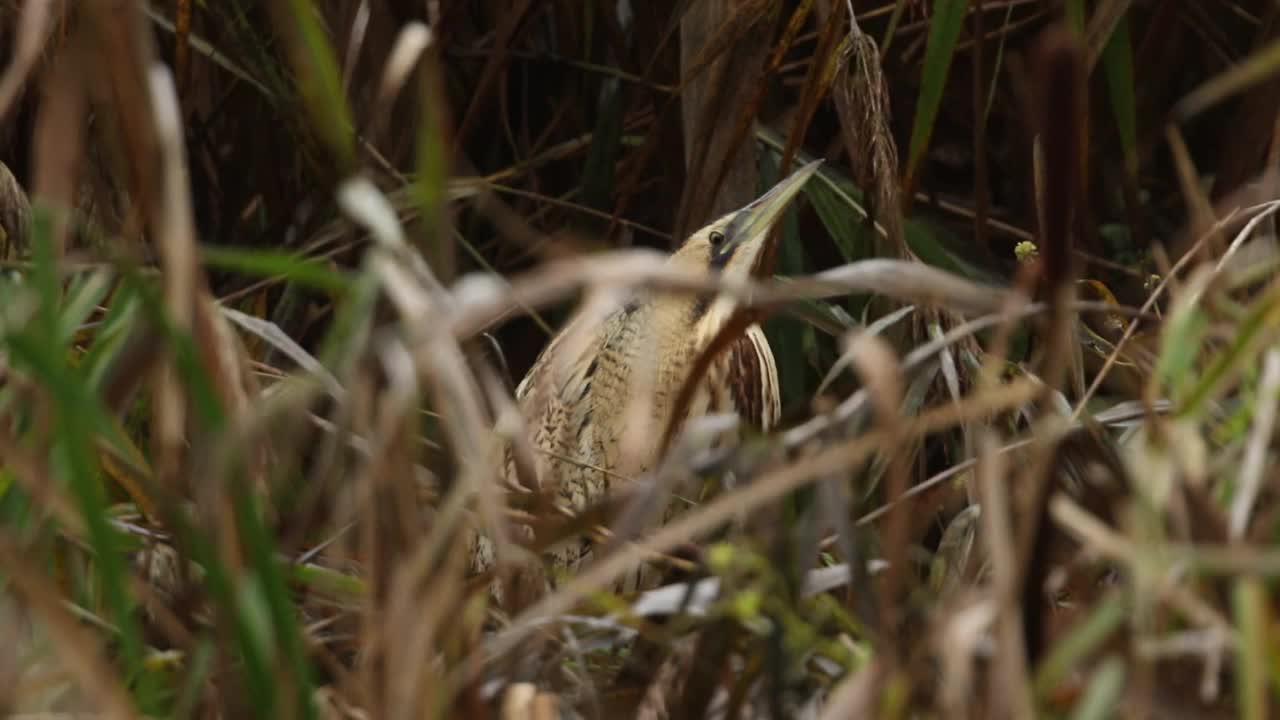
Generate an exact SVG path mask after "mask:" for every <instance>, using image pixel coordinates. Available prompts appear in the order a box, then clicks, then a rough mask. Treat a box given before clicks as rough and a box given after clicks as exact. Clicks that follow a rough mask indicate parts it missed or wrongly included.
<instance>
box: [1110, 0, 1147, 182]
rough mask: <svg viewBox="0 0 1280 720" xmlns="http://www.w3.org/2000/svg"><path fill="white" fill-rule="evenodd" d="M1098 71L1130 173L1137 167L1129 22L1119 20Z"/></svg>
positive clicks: (1126, 19)
mask: <svg viewBox="0 0 1280 720" xmlns="http://www.w3.org/2000/svg"><path fill="white" fill-rule="evenodd" d="M1102 70H1103V72H1104V73H1105V74H1106V76H1107V91H1108V93H1109V94H1110V96H1111V112H1112V113H1113V114H1114V115H1115V119H1116V131H1117V133H1118V134H1119V135H1120V147H1121V149H1122V150H1123V151H1124V165H1125V171H1126V172H1129V173H1133V172H1136V171H1137V166H1138V110H1137V100H1136V99H1135V98H1134V84H1133V46H1132V42H1131V41H1130V39H1129V20H1128V17H1127V16H1124V17H1121V18H1120V20H1119V22H1117V23H1116V27H1115V30H1114V31H1113V32H1112V33H1111V37H1110V39H1108V40H1107V45H1106V47H1105V48H1103V51H1102Z"/></svg>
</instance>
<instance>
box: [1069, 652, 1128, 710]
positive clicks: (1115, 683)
mask: <svg viewBox="0 0 1280 720" xmlns="http://www.w3.org/2000/svg"><path fill="white" fill-rule="evenodd" d="M1124 681H1125V668H1124V661H1122V660H1120V659H1119V658H1115V657H1109V658H1107V659H1106V660H1104V661H1102V665H1101V666H1099V667H1098V669H1097V670H1096V671H1094V673H1093V677H1092V678H1091V679H1090V680H1089V686H1088V687H1087V688H1085V691H1084V697H1082V698H1080V700H1079V701H1078V702H1076V707H1075V710H1073V711H1072V713H1071V720H1106V718H1111V717H1115V710H1116V705H1117V704H1118V703H1119V702H1120V699H1121V696H1122V695H1124Z"/></svg>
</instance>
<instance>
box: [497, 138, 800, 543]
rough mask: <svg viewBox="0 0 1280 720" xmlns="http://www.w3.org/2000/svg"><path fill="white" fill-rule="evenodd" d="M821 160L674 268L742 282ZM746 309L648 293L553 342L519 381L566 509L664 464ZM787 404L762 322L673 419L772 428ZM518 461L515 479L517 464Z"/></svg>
mask: <svg viewBox="0 0 1280 720" xmlns="http://www.w3.org/2000/svg"><path fill="white" fill-rule="evenodd" d="M820 162H821V161H815V162H812V163H809V164H808V165H805V166H804V167H802V168H801V169H799V170H797V171H796V172H795V173H793V174H792V175H791V176H790V177H788V178H786V179H785V180H783V181H782V182H780V183H778V184H777V185H776V186H774V188H773V189H771V190H770V191H769V192H768V193H766V194H765V195H763V196H762V197H760V198H759V199H758V200H756V201H754V202H752V203H751V204H749V205H747V206H746V207H744V208H742V209H740V210H737V211H735V212H731V213H729V214H727V215H725V216H723V217H721V218H719V219H717V220H715V221H714V222H712V223H711V224H709V225H707V226H706V227H704V228H702V229H701V230H698V231H697V232H695V233H694V234H693V235H691V236H690V237H689V238H688V239H687V240H686V241H685V242H684V243H682V244H681V246H680V247H679V249H677V250H676V251H675V252H674V253H673V254H672V255H671V257H670V258H669V259H668V261H667V264H668V266H672V267H678V268H680V269H682V270H696V271H705V272H707V273H717V272H718V273H722V274H723V275H724V276H725V277H726V278H737V279H746V278H748V277H750V276H753V275H756V274H758V273H760V272H761V271H762V270H763V268H762V267H761V266H762V259H763V258H764V257H765V255H766V253H765V250H766V247H767V245H768V243H769V240H768V238H769V234H770V230H771V229H772V228H773V226H774V225H775V224H776V223H777V221H778V219H779V218H780V217H781V216H782V213H783V211H784V210H785V209H786V207H787V206H788V205H789V203H790V201H791V200H792V199H793V198H794V197H795V196H796V194H797V193H798V192H799V191H800V189H801V188H802V187H803V186H804V184H805V182H806V181H807V180H808V179H809V178H810V177H811V176H812V175H813V173H814V172H815V171H816V170H817V168H818V165H819V164H820ZM740 309H741V308H740V305H739V303H738V302H737V301H736V300H734V299H733V298H731V297H729V296H728V295H725V294H720V295H718V296H715V297H707V296H706V295H703V296H697V295H691V294H687V293H648V294H645V295H644V296H641V297H635V298H633V299H632V300H631V301H630V302H628V303H626V304H624V305H621V306H619V307H616V308H615V309H613V310H612V311H611V312H610V313H609V314H607V315H606V316H604V318H603V319H600V318H599V317H598V316H597V317H595V318H592V317H590V316H580V317H579V320H577V321H575V322H571V323H570V324H569V325H568V326H567V327H566V328H565V329H564V330H562V331H561V332H560V333H559V334H558V335H556V337H555V338H554V339H552V341H551V342H550V343H549V344H548V345H547V347H546V348H545V349H544V350H543V351H542V354H541V355H539V357H538V359H537V360H536V361H535V362H534V364H533V366H532V367H531V368H530V370H529V372H528V374H527V375H526V376H525V377H524V380H523V381H522V382H521V383H520V385H519V386H518V387H517V389H516V400H517V403H518V405H519V408H520V411H521V413H522V414H523V416H524V419H525V422H526V425H527V428H528V430H529V433H530V440H531V441H532V448H533V450H534V451H535V453H536V455H537V457H536V458H535V464H536V466H537V467H536V472H537V479H538V484H539V485H540V486H541V487H544V488H546V487H553V488H555V492H556V498H557V500H558V501H559V502H560V504H561V506H562V509H564V510H566V511H568V512H569V513H570V514H573V513H576V512H578V511H581V510H583V509H584V508H587V507H589V506H591V505H593V504H595V503H597V502H598V501H600V500H602V499H603V498H604V497H605V496H606V494H607V493H608V491H609V490H610V486H611V485H613V484H614V483H615V481H618V480H619V478H623V477H627V478H634V477H637V476H639V475H640V474H642V473H644V472H645V471H647V470H650V469H651V468H652V467H653V466H654V465H655V464H656V463H657V462H658V460H659V459H660V458H659V457H658V456H659V455H660V454H661V451H662V447H661V445H662V442H661V438H662V437H663V435H664V429H665V428H667V427H668V424H669V423H671V422H672V419H673V418H672V417H671V416H672V414H673V413H674V412H675V411H676V409H675V407H674V406H675V405H676V403H677V395H678V394H679V393H680V392H681V388H682V387H683V385H684V384H685V383H686V382H687V381H688V380H689V377H690V375H691V373H692V372H693V371H694V365H695V364H696V362H697V359H698V358H699V356H700V355H702V354H704V353H705V352H707V351H708V350H709V349H710V346H711V344H712V343H713V341H714V340H715V339H716V337H717V335H718V334H719V333H720V332H721V330H722V329H724V328H725V326H726V325H727V324H728V323H729V322H730V321H731V320H732V319H733V318H734V316H735V314H736V313H737V312H738V311H739V310H740ZM582 323H590V324H589V325H588V326H585V327H584V326H583V325H582ZM637 393H644V394H645V396H646V397H645V399H646V400H647V402H645V403H643V406H647V407H645V408H644V409H646V410H647V411H648V412H647V415H648V418H647V419H648V420H649V421H650V422H648V424H647V427H646V424H645V423H644V422H643V421H644V420H645V419H646V418H645V417H644V415H643V414H642V415H641V416H640V418H639V419H640V420H641V422H638V423H637V422H636V417H634V413H630V412H629V409H633V408H635V407H636V405H635V403H634V402H633V399H634V398H635V397H636V394H637ZM780 409H781V397H780V394H779V390H778V371H777V366H776V365H775V363H774V358H773V351H772V349H771V348H770V347H769V341H768V340H767V339H766V338H765V334H764V331H763V330H762V329H761V328H760V326H759V325H758V324H751V325H750V326H748V327H747V328H746V330H745V332H744V333H743V335H742V336H741V337H739V338H738V339H737V340H735V341H733V342H731V343H729V344H728V345H727V346H725V348H724V349H723V350H722V351H720V352H719V353H718V354H717V355H716V357H715V358H713V359H712V361H711V364H710V365H709V366H708V368H707V370H706V373H705V374H704V375H703V377H702V379H701V380H700V382H699V384H698V385H697V386H696V389H695V391H694V392H693V395H692V398H691V399H690V400H689V402H688V403H687V404H686V405H685V409H684V412H683V417H682V418H680V419H679V421H678V422H676V423H675V424H674V427H680V426H681V425H683V424H684V423H686V422H687V421H688V420H690V419H693V418H697V417H700V416H705V415H708V414H721V413H724V414H736V415H738V416H739V418H740V420H741V422H742V424H744V425H747V426H749V427H754V428H756V429H757V430H760V431H768V430H769V429H770V428H772V427H773V426H774V425H776V424H777V422H778V418H779V413H780ZM641 412H642V413H643V412H644V410H642V411H641ZM507 467H508V470H507V472H508V475H509V477H508V480H509V481H510V480H514V477H512V476H514V474H515V473H514V464H513V463H511V462H508V463H507ZM474 550H475V552H476V556H475V557H474V559H473V567H475V566H478V567H477V568H476V569H486V568H487V567H489V566H490V565H491V564H492V562H493V557H492V546H491V545H490V544H489V543H488V542H487V541H485V540H484V539H481V540H480V544H479V545H478V546H477V547H476V548H474ZM590 550H591V543H590V541H589V540H587V539H585V538H584V539H581V540H580V541H578V542H570V543H569V544H568V547H561V548H560V549H558V550H557V551H556V552H554V553H553V555H552V558H551V559H552V564H553V566H559V567H562V568H566V569H573V568H575V567H577V566H578V565H579V564H581V563H582V562H583V561H584V560H586V559H587V558H588V557H589V554H590Z"/></svg>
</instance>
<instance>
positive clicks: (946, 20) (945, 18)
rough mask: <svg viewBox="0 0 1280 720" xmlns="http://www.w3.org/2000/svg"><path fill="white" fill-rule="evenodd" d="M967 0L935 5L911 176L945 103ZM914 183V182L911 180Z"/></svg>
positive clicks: (914, 133) (911, 149)
mask: <svg viewBox="0 0 1280 720" xmlns="http://www.w3.org/2000/svg"><path fill="white" fill-rule="evenodd" d="M968 7H969V3H968V1H967V0H938V2H937V3H935V4H934V6H933V20H932V21H931V22H930V23H929V39H928V42H927V44H926V45H925V51H924V75H923V77H922V78H921V82H920V95H919V99H918V101H917V103H916V116H915V122H914V124H913V125H912V127H911V143H910V145H909V146H908V151H907V158H908V159H907V177H908V178H912V177H914V176H915V173H916V169H917V168H918V167H919V165H920V159H921V158H922V157H924V151H925V149H926V148H928V146H929V138H930V137H931V136H932V135H933V123H934V121H935V120H936V119H937V117H938V108H939V107H940V106H941V104H942V91H943V89H944V88H945V87H946V85H947V75H948V74H949V73H950V72H951V59H952V57H953V56H954V54H955V49H956V41H957V40H959V39H960V29H961V27H963V25H964V16H965V11H966V10H967V9H968ZM907 184H908V185H910V182H909V181H908V183H907Z"/></svg>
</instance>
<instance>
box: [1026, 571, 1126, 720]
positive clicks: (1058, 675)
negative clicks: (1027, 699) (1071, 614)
mask: <svg viewBox="0 0 1280 720" xmlns="http://www.w3.org/2000/svg"><path fill="white" fill-rule="evenodd" d="M1128 613H1129V601H1128V599H1127V598H1126V597H1125V596H1124V595H1121V594H1114V595H1111V596H1110V597H1108V598H1107V599H1106V600H1105V601H1103V602H1101V603H1099V604H1098V605H1097V606H1096V608H1095V609H1094V610H1093V612H1091V613H1089V615H1088V616H1087V617H1086V618H1085V619H1083V620H1081V621H1080V622H1079V623H1077V624H1076V625H1075V626H1074V627H1073V628H1072V629H1071V631H1070V632H1068V633H1067V634H1066V635H1065V636H1064V637H1063V638H1062V639H1060V640H1059V641H1058V642H1057V643H1056V644H1055V645H1054V646H1053V648H1052V649H1051V650H1050V651H1049V655H1048V657H1046V658H1045V659H1044V661H1043V662H1042V663H1040V667H1039V669H1038V670H1037V671H1036V676H1035V679H1034V681H1033V684H1034V685H1035V691H1036V695H1037V696H1039V697H1042V698H1043V697H1044V696H1045V695H1046V694H1048V693H1049V692H1051V691H1052V690H1053V689H1054V688H1056V687H1057V686H1058V685H1059V684H1060V683H1061V682H1062V681H1063V680H1064V679H1066V677H1067V675H1068V674H1069V673H1070V672H1071V669H1072V668H1073V667H1075V666H1076V664H1077V663H1078V662H1079V661H1080V660H1081V659H1082V658H1084V657H1085V656H1086V655H1088V654H1089V653H1090V652H1092V651H1093V650H1095V649H1097V648H1098V647H1099V646H1100V645H1101V644H1102V643H1103V642H1104V641H1105V640H1106V639H1107V637H1109V636H1110V635H1111V633H1112V632H1113V631H1114V630H1115V629H1116V628H1118V627H1120V625H1121V624H1122V623H1123V622H1124V621H1125V618H1126V617H1127V616H1128Z"/></svg>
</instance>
